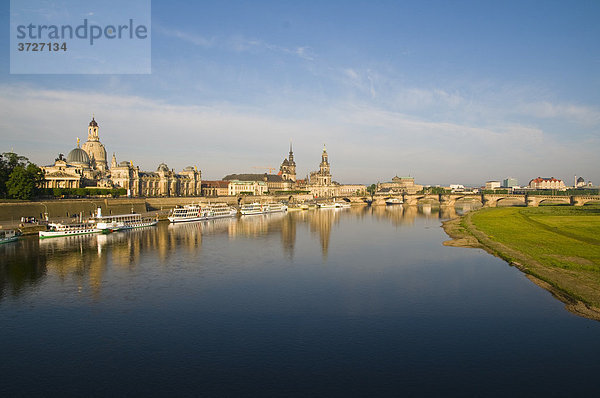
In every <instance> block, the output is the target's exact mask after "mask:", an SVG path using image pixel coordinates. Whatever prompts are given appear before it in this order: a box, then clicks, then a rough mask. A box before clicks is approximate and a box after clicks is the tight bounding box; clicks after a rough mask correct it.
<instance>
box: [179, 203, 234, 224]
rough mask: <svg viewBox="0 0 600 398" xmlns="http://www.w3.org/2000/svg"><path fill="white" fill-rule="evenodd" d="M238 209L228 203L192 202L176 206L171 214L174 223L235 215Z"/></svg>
mask: <svg viewBox="0 0 600 398" xmlns="http://www.w3.org/2000/svg"><path fill="white" fill-rule="evenodd" d="M236 214H237V210H236V209H235V208H233V207H231V206H228V205H227V204H226V203H212V204H210V203H209V204H191V205H185V206H183V207H176V208H174V209H173V210H172V211H171V214H170V215H169V221H170V222H172V223H178V222H190V221H202V220H212V219H216V218H226V217H235V215H236Z"/></svg>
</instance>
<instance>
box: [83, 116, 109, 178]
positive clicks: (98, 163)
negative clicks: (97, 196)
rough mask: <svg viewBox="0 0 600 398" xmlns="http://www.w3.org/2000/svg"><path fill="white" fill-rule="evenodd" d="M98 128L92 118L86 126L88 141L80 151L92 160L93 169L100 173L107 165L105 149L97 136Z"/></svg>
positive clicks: (104, 170)
mask: <svg viewBox="0 0 600 398" xmlns="http://www.w3.org/2000/svg"><path fill="white" fill-rule="evenodd" d="M98 130H99V126H98V123H97V122H96V119H95V118H94V117H93V116H92V121H91V122H90V124H89V125H88V139H87V141H86V142H85V143H84V144H83V145H82V146H81V149H83V150H84V151H86V152H87V154H88V156H89V157H90V159H92V158H93V159H94V162H95V169H96V170H99V171H100V172H102V173H104V172H106V170H107V168H108V163H107V161H106V149H104V145H102V143H100V136H99V135H98Z"/></svg>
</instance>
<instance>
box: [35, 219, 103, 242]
mask: <svg viewBox="0 0 600 398" xmlns="http://www.w3.org/2000/svg"><path fill="white" fill-rule="evenodd" d="M99 232H101V231H100V230H99V229H98V228H97V227H96V224H95V223H90V222H84V223H77V224H62V223H49V224H48V230H47V231H40V232H39V236H40V239H44V238H55V237H59V236H76V235H87V234H97V233H99Z"/></svg>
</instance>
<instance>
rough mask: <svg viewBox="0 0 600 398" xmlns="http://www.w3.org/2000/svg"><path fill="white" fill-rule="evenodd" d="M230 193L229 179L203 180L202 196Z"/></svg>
mask: <svg viewBox="0 0 600 398" xmlns="http://www.w3.org/2000/svg"><path fill="white" fill-rule="evenodd" d="M227 195H229V181H202V196H208V197H211V196H212V197H216V196H227Z"/></svg>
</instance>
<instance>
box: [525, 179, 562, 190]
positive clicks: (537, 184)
mask: <svg viewBox="0 0 600 398" xmlns="http://www.w3.org/2000/svg"><path fill="white" fill-rule="evenodd" d="M529 188H532V189H560V190H565V189H567V187H566V186H565V183H564V182H563V181H562V180H558V179H556V178H554V177H550V178H542V177H538V178H534V179H533V180H531V181H529Z"/></svg>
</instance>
